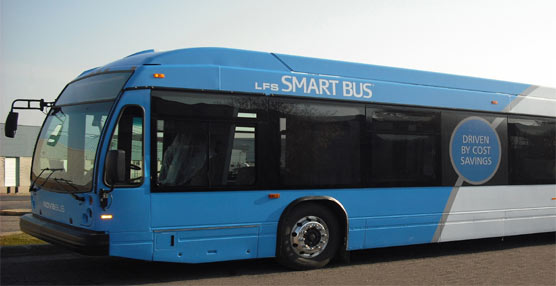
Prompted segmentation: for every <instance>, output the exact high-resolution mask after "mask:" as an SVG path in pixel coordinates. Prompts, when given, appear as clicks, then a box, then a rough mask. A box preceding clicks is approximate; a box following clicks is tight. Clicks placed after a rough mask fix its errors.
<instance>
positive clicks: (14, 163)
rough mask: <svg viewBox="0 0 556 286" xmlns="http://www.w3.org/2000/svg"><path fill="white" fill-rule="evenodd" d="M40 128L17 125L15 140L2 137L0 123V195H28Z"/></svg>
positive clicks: (2, 130)
mask: <svg viewBox="0 0 556 286" xmlns="http://www.w3.org/2000/svg"><path fill="white" fill-rule="evenodd" d="M39 131H40V126H25V125H19V126H18V127H17V132H16V136H15V138H8V137H6V136H4V123H0V193H2V194H6V193H7V194H28V193H29V185H30V184H31V182H30V176H31V161H32V157H33V148H34V147H35V141H36V140H37V135H38V134H39Z"/></svg>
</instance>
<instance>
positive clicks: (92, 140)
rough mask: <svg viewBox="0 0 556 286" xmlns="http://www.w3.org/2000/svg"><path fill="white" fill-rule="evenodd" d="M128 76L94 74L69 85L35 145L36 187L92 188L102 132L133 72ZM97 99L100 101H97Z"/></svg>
mask: <svg viewBox="0 0 556 286" xmlns="http://www.w3.org/2000/svg"><path fill="white" fill-rule="evenodd" d="M124 75H125V76H122V73H114V74H103V75H99V76H93V77H89V78H85V79H83V80H79V81H76V82H74V83H71V84H69V85H68V87H66V89H65V90H64V92H63V93H62V94H61V95H60V98H59V99H58V100H57V102H56V106H54V107H52V109H51V110H50V112H49V114H48V116H47V118H46V121H45V123H44V126H43V128H42V131H41V134H40V135H39V139H38V141H37V145H36V146H35V153H34V157H33V167H32V171H31V179H32V180H33V181H35V180H36V181H35V187H41V188H45V189H48V190H52V191H57V192H70V193H74V192H87V191H90V190H91V187H92V181H93V169H94V164H95V157H96V152H97V147H98V145H99V140H100V135H101V134H102V129H103V127H104V125H105V122H106V119H107V118H108V113H109V112H110V108H111V107H112V105H113V103H114V99H115V98H116V96H117V95H118V94H119V92H120V90H121V88H122V87H123V85H124V83H125V81H126V80H127V78H129V73H125V74H124ZM95 93H96V94H97V95H96V96H95ZM95 98H96V99H100V101H98V100H97V101H96V102H94V99H95ZM80 101H81V102H80ZM60 103H61V104H60Z"/></svg>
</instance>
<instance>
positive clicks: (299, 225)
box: [277, 202, 343, 270]
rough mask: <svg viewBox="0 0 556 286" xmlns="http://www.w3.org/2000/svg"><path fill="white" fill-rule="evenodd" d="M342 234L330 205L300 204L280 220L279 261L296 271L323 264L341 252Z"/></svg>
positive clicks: (278, 238)
mask: <svg viewBox="0 0 556 286" xmlns="http://www.w3.org/2000/svg"><path fill="white" fill-rule="evenodd" d="M297 231H299V232H300V233H299V234H298V233H297ZM341 233H343V231H342V230H341V224H340V222H339V220H338V217H337V216H336V215H335V214H334V213H333V212H332V211H331V210H330V209H329V208H327V207H326V206H323V205H319V204H317V203H312V202H311V203H303V204H300V205H299V206H296V207H295V208H294V209H293V210H291V211H289V212H288V213H287V214H285V215H284V217H283V218H282V221H281V222H280V226H279V229H278V237H277V243H278V247H277V259H278V262H280V263H281V264H283V265H284V266H286V267H288V268H292V269H296V270H307V269H315V268H320V267H323V266H325V265H326V264H328V262H330V260H331V259H332V258H334V256H335V255H336V253H337V252H338V249H339V248H340V246H341V241H342V237H341V235H340V234H341ZM326 238H328V239H326ZM301 240H302V241H301Z"/></svg>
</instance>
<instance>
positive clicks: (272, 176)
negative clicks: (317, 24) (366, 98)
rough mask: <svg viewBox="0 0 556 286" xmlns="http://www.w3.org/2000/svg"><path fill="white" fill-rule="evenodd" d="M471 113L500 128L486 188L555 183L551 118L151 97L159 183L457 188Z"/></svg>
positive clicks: (555, 138)
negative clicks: (496, 163) (458, 145)
mask: <svg viewBox="0 0 556 286" xmlns="http://www.w3.org/2000/svg"><path fill="white" fill-rule="evenodd" d="M470 116H479V117H481V118H484V119H485V120H486V121H488V122H498V123H499V124H497V127H496V132H497V133H498V135H499V137H500V141H501V150H502V152H501V153H502V155H501V159H500V161H501V164H500V167H499V168H498V170H497V172H496V175H495V176H494V177H493V178H492V179H490V180H489V181H488V182H486V183H485V184H491V185H503V184H554V183H556V170H555V166H556V162H555V158H556V153H555V146H556V121H555V120H554V119H543V118H534V117H512V116H511V117H509V118H508V117H506V116H496V115H492V114H485V113H473V112H462V111H448V110H442V111H441V110H437V109H427V108H409V107H393V106H365V105H363V104H353V103H338V102H322V101H309V100H299V99H285V98H267V97H254V96H231V95H228V96H220V95H213V94H202V95H199V94H193V93H184V92H176V91H153V97H152V117H153V118H152V121H151V122H152V124H151V125H152V128H153V130H151V132H152V134H151V140H152V141H151V142H153V144H151V146H152V150H151V154H152V156H151V158H152V163H151V170H153V172H152V173H153V186H154V188H155V189H158V190H161V191H164V190H190V189H197V188H201V189H202V188H219V187H220V188H229V187H230V186H235V187H238V188H239V187H241V188H249V187H251V188H328V187H334V188H341V187H346V188H350V187H402V186H442V185H444V186H453V185H454V183H455V181H456V180H457V176H458V175H457V174H456V172H455V171H454V169H453V167H452V166H451V164H450V155H449V140H450V136H451V134H452V132H453V130H454V128H456V125H457V124H458V123H459V122H461V121H462V120H463V119H465V118H467V117H470ZM126 120H127V121H128V122H129V123H127V124H133V123H134V122H135V123H136V122H137V119H135V120H128V119H126ZM500 122H502V123H500ZM127 129H132V130H138V129H136V128H129V127H128V128H127ZM124 130H125V129H124ZM134 136H135V137H137V135H134ZM120 137H121V135H120ZM135 137H133V138H135ZM122 138H123V137H122ZM137 138H139V137H137ZM132 141H133V140H132ZM124 143H125V142H124ZM113 144H116V143H113ZM118 144H121V143H118ZM126 144H128V145H129V143H126ZM135 144H137V143H135ZM135 153H137V152H135ZM135 156H136V155H132V156H131V157H130V159H128V160H130V161H131V162H136V160H135V158H133V157H135ZM137 164H138V163H137ZM141 167H142V166H141ZM130 172H131V173H130V175H129V179H130V180H132V181H133V179H134V178H138V177H139V174H134V173H133V172H134V171H133V168H130ZM135 173H137V172H135ZM135 180H137V179H135Z"/></svg>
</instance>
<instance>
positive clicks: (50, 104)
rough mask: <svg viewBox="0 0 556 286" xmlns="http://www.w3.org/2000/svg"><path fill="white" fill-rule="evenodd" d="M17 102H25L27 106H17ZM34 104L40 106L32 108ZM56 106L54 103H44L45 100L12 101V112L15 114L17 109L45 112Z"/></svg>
mask: <svg viewBox="0 0 556 286" xmlns="http://www.w3.org/2000/svg"><path fill="white" fill-rule="evenodd" d="M16 102H25V103H27V106H15V104H16ZM32 103H38V104H39V106H38V107H37V106H31V104H32ZM52 106H54V101H44V99H16V100H14V101H12V108H11V110H10V112H13V111H14V110H16V109H31V110H40V111H44V109H45V108H47V107H52Z"/></svg>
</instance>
